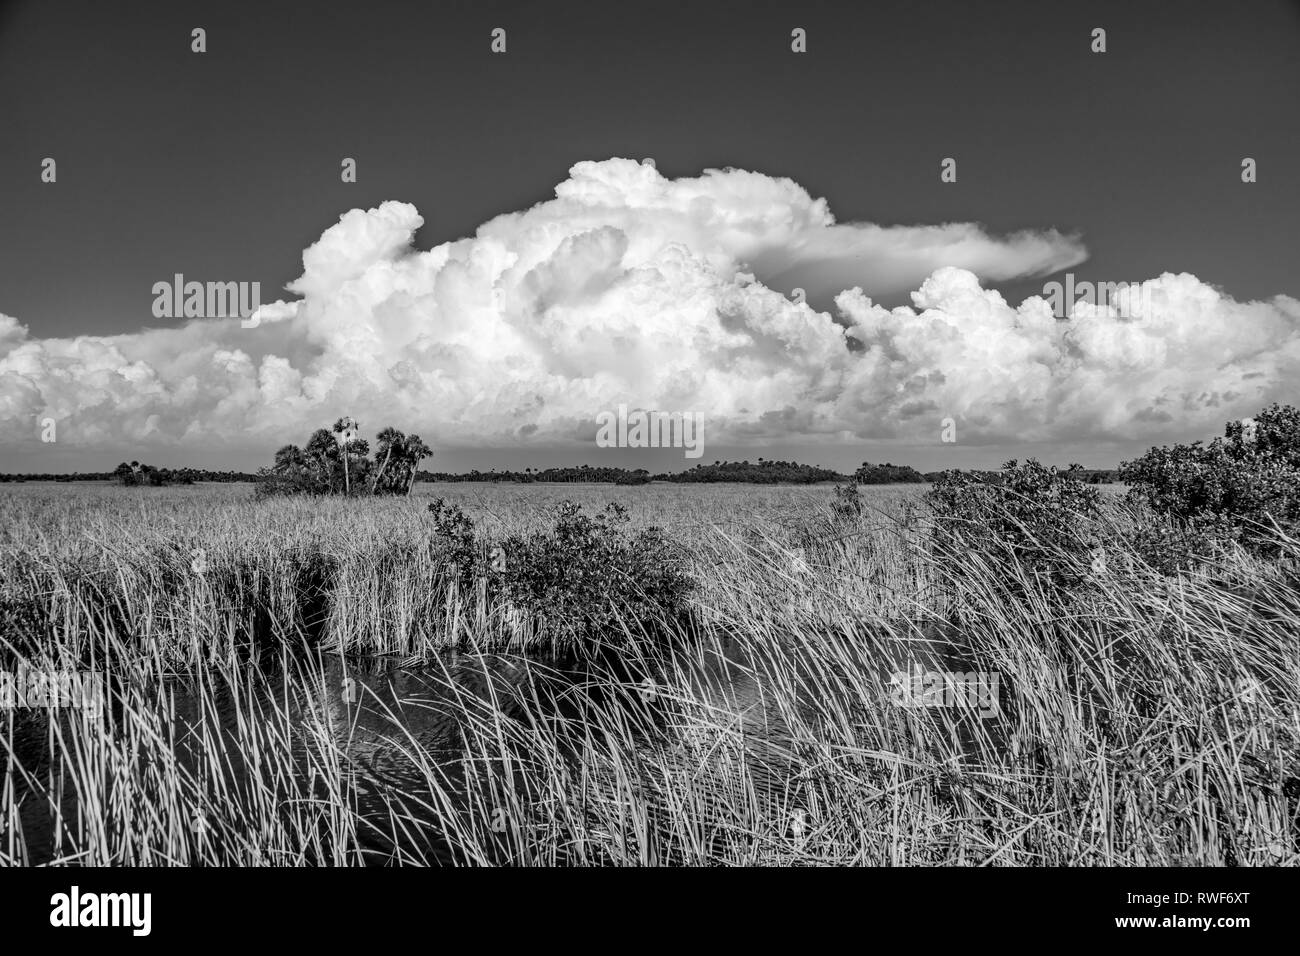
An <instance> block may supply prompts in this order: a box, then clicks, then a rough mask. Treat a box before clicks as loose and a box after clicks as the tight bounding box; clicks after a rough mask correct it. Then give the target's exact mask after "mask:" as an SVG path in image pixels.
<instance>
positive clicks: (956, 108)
mask: <svg viewBox="0 0 1300 956" xmlns="http://www.w3.org/2000/svg"><path fill="white" fill-rule="evenodd" d="M195 26H202V27H204V28H205V29H206V30H207V42H208V52H207V53H206V54H205V55H203V56H196V55H194V54H192V53H191V52H190V30H191V28H193V27H195ZM496 26H501V27H505V28H506V29H507V30H508V36H509V53H508V55H507V56H503V57H501V56H493V55H491V54H490V52H489V49H488V47H489V33H490V31H491V29H492V28H493V27H496ZM794 26H801V27H804V28H805V29H807V31H808V36H809V41H808V42H809V53H808V55H806V56H803V57H793V56H791V55H790V53H789V42H790V41H789V37H790V30H791V28H792V27H794ZM1096 26H1101V27H1104V28H1106V30H1107V32H1108V48H1109V49H1108V52H1107V53H1106V54H1104V55H1100V56H1098V55H1094V54H1092V53H1091V52H1090V50H1089V43H1090V35H1089V34H1090V31H1091V29H1092V28H1093V27H1096ZM1297 104H1300V8H1298V7H1297V4H1295V3H1289V2H1280V0H1279V2H1268V0H1258V2H1245V3H1190V2H1189V3H1178V4H1169V3H1154V2H1132V0H1126V2H1119V3H1091V2H1089V3H1069V4H1044V3H1041V2H1030V3H1018V2H1006V0H999V2H997V3H986V4H977V3H971V2H969V0H967V2H955V3H938V2H915V0H913V2H900V3H889V2H872V3H854V4H847V3H843V2H834V3H821V2H815V0H799V2H783V3H771V2H753V0H750V2H745V3H735V2H710V3H706V2H682V3H677V2H659V3H654V4H628V3H619V2H605V3H574V2H557V3H541V2H536V0H534V2H527V3H504V2H482V0H475V2H420V3H387V2H375V0H369V2H364V3H348V4H337V5H336V4H331V3H323V2H316V3H309V4H308V3H295V4H290V3H281V2H274V0H272V2H266V0H263V2H256V3H242V2H230V0H222V2H211V3H191V2H183V0H165V2H152V0H136V2H131V3H129V4H117V3H105V2H103V0H94V2H91V0H86V2H73V0H42V2H12V0H11V2H7V3H4V4H3V5H2V6H0V143H2V144H3V145H2V146H0V312H4V313H7V314H9V315H12V316H15V317H17V318H18V319H19V320H20V321H21V322H23V323H24V324H26V325H27V326H29V328H30V331H31V335H32V336H33V337H50V336H69V335H75V334H79V333H108V332H129V331H135V330H138V329H140V328H141V327H143V326H146V325H150V324H156V322H157V320H155V319H153V318H152V316H151V315H150V314H149V307H150V304H151V302H152V296H151V294H150V291H149V290H150V288H151V286H152V284H153V283H154V282H155V281H158V280H159V279H160V278H169V277H170V276H171V275H172V274H173V273H176V272H181V273H186V274H189V275H197V276H207V277H212V276H216V277H228V276H239V277H246V278H248V279H250V280H251V279H253V278H257V279H260V281H261V282H262V284H263V289H264V290H265V291H264V296H263V297H264V298H274V297H276V296H277V295H279V294H280V293H278V292H276V291H274V290H278V289H280V288H281V287H282V286H283V285H284V284H285V283H286V282H287V281H289V280H291V279H292V278H294V277H295V276H297V275H298V274H299V273H300V271H301V262H300V255H301V251H302V250H303V248H305V247H306V246H307V245H309V244H310V243H311V242H313V241H314V240H315V239H316V238H318V237H319V235H320V233H321V231H322V230H323V229H324V228H325V227H327V226H328V225H330V224H331V223H333V222H335V221H336V219H337V217H338V215H339V214H340V213H341V212H343V211H345V210H347V209H350V208H353V207H363V208H365V207H369V206H373V205H375V204H377V203H378V202H380V201H382V200H386V199H401V200H404V201H407V202H411V203H413V204H415V206H416V207H417V208H418V209H419V210H420V212H421V213H422V214H423V215H424V217H425V220H426V225H425V226H424V227H423V229H422V230H421V233H420V236H419V245H420V246H421V247H422V248H428V247H429V246H432V245H435V244H437V243H440V242H443V241H445V240H448V239H453V238H456V237H460V236H463V235H467V234H471V233H472V232H473V231H474V230H475V228H476V227H477V226H478V225H479V224H480V223H482V222H483V221H485V220H487V219H488V218H490V217H492V216H493V215H496V214H498V213H502V212H506V211H510V210H514V209H520V208H524V207H527V206H529V205H531V204H533V203H535V202H537V201H539V200H543V199H547V198H549V197H550V196H551V195H552V190H553V187H554V185H555V184H556V183H557V182H559V181H561V180H563V179H564V178H565V176H566V174H567V170H568V168H569V167H570V166H571V165H572V164H573V163H574V162H576V161H578V160H582V159H604V158H607V157H610V156H626V157H631V158H640V157H645V156H653V157H654V158H655V160H656V162H657V166H658V169H659V170H660V172H662V173H663V174H665V175H668V176H681V175H698V174H699V172H700V171H701V170H703V169H704V168H706V167H721V166H739V167H743V168H747V169H755V170H759V171H762V172H766V173H769V174H774V175H786V176H790V177H792V178H793V179H794V180H795V181H796V182H798V183H799V184H801V185H802V186H804V187H805V188H806V189H807V190H808V191H809V192H810V193H811V194H812V195H814V196H823V197H826V199H827V200H828V201H829V203H830V207H831V209H832V211H833V212H834V213H835V214H836V216H837V218H838V219H839V220H840V221H841V222H845V221H856V220H868V221H872V222H877V223H881V224H895V223H902V224H906V223H940V222H950V221H977V222H980V223H983V224H984V225H985V226H987V227H988V229H989V230H990V231H992V232H994V233H1003V232H1008V231H1013V230H1018V229H1023V228H1045V227H1056V228H1058V229H1060V230H1062V231H1064V232H1078V233H1081V234H1082V237H1083V240H1084V241H1085V243H1086V244H1087V246H1088V249H1089V251H1090V253H1091V257H1090V259H1089V261H1088V262H1086V263H1084V264H1083V265H1081V266H1078V267H1076V268H1075V269H1074V270H1073V271H1074V272H1075V274H1076V275H1077V276H1079V277H1082V278H1088V277H1105V278H1108V279H1130V280H1140V279H1145V278H1150V277H1153V276H1156V275H1158V274H1160V273H1161V272H1162V271H1165V270H1174V271H1189V272H1192V273H1195V274H1196V275H1198V276H1200V277H1201V278H1203V279H1205V280H1206V281H1209V282H1212V283H1215V284H1216V285H1218V286H1220V287H1221V288H1222V289H1223V290H1224V291H1226V292H1227V293H1229V294H1230V295H1232V296H1234V297H1235V298H1237V299H1240V300H1246V299H1251V298H1264V297H1268V296H1272V295H1275V294H1277V293H1288V294H1291V295H1300V276H1298V270H1297V268H1296V266H1297V257H1296V253H1297V249H1300V242H1298V241H1297V239H1298V238H1300V237H1298V236H1297V231H1298V230H1300V188H1297V182H1296V176H1297V173H1298V172H1300V123H1298V122H1297V119H1300V116H1298V115H1297V114H1298V112H1300V110H1298V109H1297ZM46 156H50V157H54V158H55V159H56V160H57V162H58V182H57V184H54V185H48V184H43V183H41V182H40V178H39V173H40V162H41V160H42V158H43V157H46ZM344 156H352V157H355V158H356V159H357V161H358V168H359V182H358V183H357V184H355V185H348V184H343V183H341V182H340V180H339V161H340V159H341V158H342V157H344ZM945 156H952V157H955V158H956V159H957V160H958V163H959V177H958V183H957V184H956V185H944V184H941V183H940V182H939V178H938V163H939V161H940V159H941V158H942V157H945ZM1244 156H1251V157H1254V158H1255V159H1256V160H1257V161H1258V164H1259V182H1258V183H1256V184H1254V185H1251V186H1245V185H1243V184H1242V183H1241V182H1240V177H1239V171H1240V162H1241V159H1242V157H1244ZM1041 284H1042V283H1041V281H1037V282H1034V283H1028V284H1025V285H1024V286H1023V287H1012V288H1009V289H1006V290H1004V291H1006V292H1007V293H1008V294H1009V298H1012V299H1013V300H1014V301H1017V302H1018V301H1019V300H1020V299H1021V298H1022V297H1023V296H1025V295H1028V294H1031V293H1033V292H1036V291H1038V290H1039V288H1040V287H1041ZM887 304H893V303H887ZM708 457H709V458H710V459H711V458H713V457H715V456H714V455H713V454H712V453H710V455H709V456H708ZM751 457H752V456H751ZM805 457H818V456H805ZM822 457H824V456H822Z"/></svg>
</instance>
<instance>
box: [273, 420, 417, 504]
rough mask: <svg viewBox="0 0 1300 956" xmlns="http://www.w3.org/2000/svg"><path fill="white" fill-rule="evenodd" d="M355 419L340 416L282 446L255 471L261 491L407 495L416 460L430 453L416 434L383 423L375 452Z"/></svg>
mask: <svg viewBox="0 0 1300 956" xmlns="http://www.w3.org/2000/svg"><path fill="white" fill-rule="evenodd" d="M360 430H361V429H360V426H359V425H358V424H357V423H356V420H355V419H353V418H350V417H348V416H346V415H345V416H343V417H342V418H340V419H338V421H336V422H335V423H334V427H333V428H332V429H330V428H318V429H316V430H315V431H314V432H312V434H311V437H310V438H308V439H307V444H306V445H305V446H303V447H301V448H300V447H298V446H297V445H285V446H284V447H282V448H281V449H279V450H278V451H277V452H276V453H275V461H274V462H273V463H272V465H271V467H270V468H263V469H262V470H261V471H260V472H259V473H258V481H259V484H258V492H259V493H260V494H267V495H274V494H316V495H409V494H410V493H411V487H412V486H413V485H414V484H415V475H416V471H417V469H418V468H419V466H420V462H421V461H423V460H424V459H425V458H428V457H429V456H430V455H432V454H433V449H432V448H430V447H429V446H428V445H426V444H425V443H424V442H423V441H422V440H421V439H420V436H419V435H407V434H404V433H403V432H400V431H398V430H397V429H396V428H392V427H388V428H384V429H383V430H381V431H380V432H379V434H378V436H376V445H375V454H374V457H373V458H372V457H371V455H370V443H369V442H368V441H366V440H365V439H364V438H361V437H359V435H360Z"/></svg>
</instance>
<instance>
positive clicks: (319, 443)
mask: <svg viewBox="0 0 1300 956" xmlns="http://www.w3.org/2000/svg"><path fill="white" fill-rule="evenodd" d="M345 421H351V419H346V420H345V419H339V420H338V422H336V423H335V430H333V431H331V430H330V429H326V428H318V429H317V430H316V431H315V432H314V433H312V436H311V437H310V438H309V439H308V440H307V444H306V446H305V447H302V448H299V447H298V446H297V445H285V446H284V447H282V448H281V449H280V450H279V451H277V452H276V453H275V461H274V463H273V464H272V466H271V467H270V468H263V469H261V470H260V471H259V472H258V473H257V474H249V473H248V472H239V471H209V470H206V469H202V468H178V469H167V468H154V467H153V466H150V465H141V464H140V463H139V462H131V463H126V462H124V463H123V464H121V465H118V467H117V468H116V469H115V470H113V471H108V472H84V473H83V472H76V473H73V474H57V473H39V474H35V473H34V474H25V475H4V474H0V482H6V481H14V482H21V481H112V480H119V481H122V483H123V484H128V485H130V484H138V485H161V484H191V483H193V482H196V481H224V482H232V481H244V482H259V483H262V484H265V485H266V488H265V489H263V493H264V494H277V493H280V494H293V493H309V494H367V495H373V494H407V493H409V491H410V489H411V486H412V485H413V484H414V483H415V482H417V481H443V482H462V481H464V482H503V481H504V482H515V483H518V484H531V483H533V482H551V483H557V484H563V483H568V482H573V483H578V482H581V483H594V484H615V485H644V484H649V483H650V482H651V481H665V482H676V483H681V484H692V483H710V482H740V483H749V484H814V483H816V482H821V481H834V482H843V481H850V480H851V481H853V482H855V483H857V484H859V485H882V484H917V483H920V482H929V483H931V484H933V483H935V482H938V481H940V480H941V479H943V478H944V476H945V475H951V474H965V475H969V476H970V477H972V478H980V479H984V480H990V479H995V478H996V477H997V476H998V475H1000V474H1001V471H1000V470H989V471H983V470H979V469H972V470H961V469H955V470H946V471H928V472H924V473H922V472H919V471H917V470H916V469H915V468H913V467H911V466H910V465H895V464H891V463H890V462H885V463H884V464H883V465H873V464H871V463H870V462H863V463H862V465H861V467H859V468H858V469H857V470H856V471H855V472H854V473H853V474H852V475H844V474H841V473H839V472H837V471H834V470H832V469H829V468H819V467H817V466H815V465H801V464H799V463H798V462H793V461H770V460H767V459H763V458H760V459H758V461H757V462H750V461H715V462H714V463H713V464H711V465H696V466H695V467H694V468H691V469H690V470H688V471H682V472H667V473H661V474H657V475H652V474H651V473H650V472H649V471H648V470H646V469H645V468H614V467H608V466H593V465H572V466H564V467H557V468H525V469H523V470H522V471H514V470H511V469H501V470H498V469H496V468H493V469H491V470H489V471H481V470H479V469H477V468H475V469H473V470H471V471H467V472H447V471H420V470H418V468H416V467H414V466H413V464H412V462H413V461H416V462H417V463H418V460H422V459H423V458H427V457H428V456H429V455H431V454H432V453H433V452H432V450H431V449H429V448H428V446H426V445H424V443H423V442H422V441H420V437H419V436H418V435H409V436H408V435H404V434H403V433H402V432H400V431H398V430H397V429H395V428H385V429H384V430H382V431H381V432H380V433H379V435H378V436H377V441H376V448H375V454H374V456H373V458H371V456H370V444H369V442H367V441H366V440H365V439H363V438H357V437H355V436H354V437H352V438H350V439H347V442H346V449H347V450H346V453H344V451H343V447H344V446H343V443H342V441H341V439H342V435H343V432H342V431H341V430H339V429H341V428H342V426H343V423H344V422H345ZM353 426H354V427H355V423H353ZM417 452H422V454H420V456H419V459H418V460H417V459H416V458H415V455H416V453H417ZM124 469H125V470H126V472H130V473H131V475H130V476H129V477H124V471H123V470H124ZM1074 474H1075V475H1076V476H1077V477H1078V479H1079V480H1081V481H1084V482H1086V483H1088V484H1111V483H1113V482H1116V481H1119V480H1120V477H1119V471H1118V470H1117V469H1114V468H1080V469H1076V471H1075V472H1074ZM354 485H355V487H354Z"/></svg>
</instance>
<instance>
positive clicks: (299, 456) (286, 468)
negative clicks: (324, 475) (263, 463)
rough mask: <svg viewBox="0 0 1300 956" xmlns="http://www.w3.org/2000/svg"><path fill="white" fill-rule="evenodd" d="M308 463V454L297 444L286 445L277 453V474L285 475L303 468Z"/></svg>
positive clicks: (275, 467) (275, 466)
mask: <svg viewBox="0 0 1300 956" xmlns="http://www.w3.org/2000/svg"><path fill="white" fill-rule="evenodd" d="M305 463H306V456H305V455H304V454H303V452H302V449H301V448H299V447H298V446H297V445H285V446H284V447H283V448H281V449H280V450H279V451H277V452H276V453H275V465H274V466H273V468H274V471H275V472H276V474H279V475H283V474H287V473H288V472H290V471H294V470H296V469H298V468H301V467H302V466H303V465H304V464H305Z"/></svg>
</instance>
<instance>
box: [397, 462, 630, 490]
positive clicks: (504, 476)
mask: <svg viewBox="0 0 1300 956" xmlns="http://www.w3.org/2000/svg"><path fill="white" fill-rule="evenodd" d="M651 480H652V479H651V477H650V472H648V471H647V470H646V469H644V468H636V469H628V468H607V467H599V466H598V467H593V466H591V465H576V466H572V467H565V468H538V469H533V468H525V469H524V470H523V471H510V470H505V471H498V470H497V469H495V468H493V469H492V470H490V471H479V470H478V469H477V468H475V469H474V470H473V471H467V472H461V473H453V472H449V471H422V472H420V473H419V474H418V475H417V476H416V481H513V482H518V483H519V484H524V485H526V484H530V483H532V482H537V481H552V482H559V483H564V482H595V483H598V484H599V483H612V484H616V485H644V484H647V483H648V482H650V481H651Z"/></svg>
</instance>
